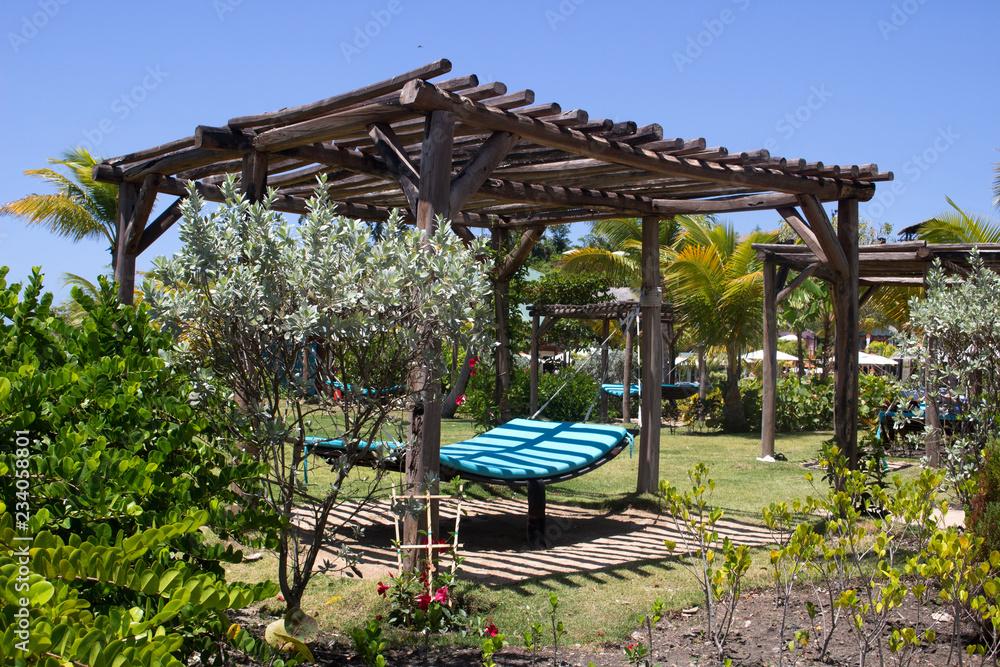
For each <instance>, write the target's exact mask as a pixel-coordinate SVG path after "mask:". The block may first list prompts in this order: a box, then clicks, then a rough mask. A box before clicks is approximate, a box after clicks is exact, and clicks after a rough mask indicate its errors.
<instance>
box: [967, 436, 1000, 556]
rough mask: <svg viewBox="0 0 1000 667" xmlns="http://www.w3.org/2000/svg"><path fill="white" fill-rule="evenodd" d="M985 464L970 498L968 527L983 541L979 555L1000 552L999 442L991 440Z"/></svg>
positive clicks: (987, 447)
mask: <svg viewBox="0 0 1000 667" xmlns="http://www.w3.org/2000/svg"><path fill="white" fill-rule="evenodd" d="M984 454H985V462H984V464H983V470H982V473H980V475H979V481H978V489H977V492H976V495H975V496H973V498H972V512H971V514H970V515H969V522H968V527H969V529H970V530H971V531H972V533H973V534H974V535H975V536H976V537H979V538H982V539H983V545H982V548H981V550H980V553H982V554H983V555H988V554H989V553H990V552H992V551H1000V440H993V441H991V442H990V443H989V444H988V445H987V446H986V450H985V452H984Z"/></svg>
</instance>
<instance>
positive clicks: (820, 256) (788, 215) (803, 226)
mask: <svg viewBox="0 0 1000 667" xmlns="http://www.w3.org/2000/svg"><path fill="white" fill-rule="evenodd" d="M778 214H779V215H781V217H782V218H784V219H785V222H787V223H788V226H789V227H791V228H792V229H793V230H794V231H795V233H796V234H798V235H799V238H800V239H802V242H803V243H805V244H806V247H807V248H809V249H810V250H812V252H813V254H814V255H816V259H817V260H819V262H820V263H821V264H828V263H829V260H828V259H827V257H826V251H825V250H824V249H823V245H822V244H821V243H820V242H819V239H817V238H816V234H814V233H813V230H812V229H810V228H809V224H808V223H807V222H806V221H805V220H803V219H802V216H800V215H799V212H798V211H797V210H795V209H794V208H792V207H785V206H782V207H781V208H779V209H778Z"/></svg>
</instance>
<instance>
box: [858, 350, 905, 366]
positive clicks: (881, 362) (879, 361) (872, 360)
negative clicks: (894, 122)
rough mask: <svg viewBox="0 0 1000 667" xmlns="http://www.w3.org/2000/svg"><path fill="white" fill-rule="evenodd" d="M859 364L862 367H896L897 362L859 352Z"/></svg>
mask: <svg viewBox="0 0 1000 667" xmlns="http://www.w3.org/2000/svg"><path fill="white" fill-rule="evenodd" d="M858 364H859V365H861V366H895V365H896V360H895V359H890V358H889V357H880V356H879V355H877V354H868V353H867V352H861V351H860V350H859V351H858Z"/></svg>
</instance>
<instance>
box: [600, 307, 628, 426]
mask: <svg viewBox="0 0 1000 667" xmlns="http://www.w3.org/2000/svg"><path fill="white" fill-rule="evenodd" d="M610 326H611V325H610V323H609V322H608V318H606V317H605V318H604V319H603V320H602V321H601V382H602V383H603V382H607V381H608V334H609V333H610ZM598 391H600V388H599V387H598ZM600 393H601V422H602V423H603V422H607V421H608V394H607V392H605V391H600ZM625 393H626V394H627V393H628V387H626V388H625Z"/></svg>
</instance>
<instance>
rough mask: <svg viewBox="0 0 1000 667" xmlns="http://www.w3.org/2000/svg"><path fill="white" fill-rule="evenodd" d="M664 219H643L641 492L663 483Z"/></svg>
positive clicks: (640, 308) (640, 304) (653, 489)
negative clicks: (661, 287)
mask: <svg viewBox="0 0 1000 667" xmlns="http://www.w3.org/2000/svg"><path fill="white" fill-rule="evenodd" d="M661 304H662V296H661V293H660V221H659V219H657V218H655V217H645V218H643V219H642V296H641V297H640V300H639V312H640V314H641V318H642V339H641V340H640V354H641V355H642V357H641V358H642V396H641V400H642V405H641V407H640V413H641V415H642V427H641V429H640V433H639V475H638V481H637V483H636V491H637V492H638V493H654V492H656V491H657V490H658V488H659V484H660V395H661V390H662V387H661V385H662V384H663V335H662V334H661V332H660V306H661Z"/></svg>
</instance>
